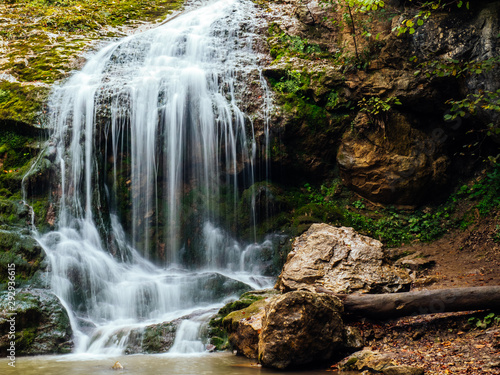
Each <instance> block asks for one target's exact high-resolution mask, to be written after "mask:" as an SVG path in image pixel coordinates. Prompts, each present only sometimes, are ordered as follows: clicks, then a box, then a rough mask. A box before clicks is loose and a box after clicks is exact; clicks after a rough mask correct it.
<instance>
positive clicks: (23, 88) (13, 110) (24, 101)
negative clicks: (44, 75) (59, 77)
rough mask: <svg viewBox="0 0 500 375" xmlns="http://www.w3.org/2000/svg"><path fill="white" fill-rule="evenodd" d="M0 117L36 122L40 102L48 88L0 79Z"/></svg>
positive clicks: (46, 93)
mask: <svg viewBox="0 0 500 375" xmlns="http://www.w3.org/2000/svg"><path fill="white" fill-rule="evenodd" d="M0 90H1V92H2V95H1V96H0V119H9V120H14V121H19V122H24V123H27V124H35V123H37V122H38V118H39V114H40V111H41V109H42V103H43V102H44V101H45V100H46V98H47V96H48V93H49V89H48V88H46V87H42V86H33V85H22V84H20V83H15V82H7V81H0Z"/></svg>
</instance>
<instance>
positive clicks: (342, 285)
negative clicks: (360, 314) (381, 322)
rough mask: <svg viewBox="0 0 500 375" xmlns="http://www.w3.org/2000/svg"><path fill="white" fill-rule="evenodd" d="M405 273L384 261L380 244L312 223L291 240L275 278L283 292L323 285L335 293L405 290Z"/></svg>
mask: <svg viewBox="0 0 500 375" xmlns="http://www.w3.org/2000/svg"><path fill="white" fill-rule="evenodd" d="M410 283H411V278H410V276H409V274H408V272H407V271H406V270H404V269H401V268H396V267H393V266H391V265H389V264H388V263H386V262H385V258H384V252H383V251H382V243H381V242H380V241H377V240H375V239H373V238H370V237H366V236H362V235H360V234H358V233H357V232H355V231H354V229H352V228H346V227H341V228H336V227H333V226H331V225H327V224H313V225H312V226H311V227H310V228H309V230H308V231H307V232H306V233H304V234H302V235H301V236H300V237H297V238H296V239H295V242H294V243H293V248H292V251H291V252H290V254H289V255H288V259H287V261H286V263H285V266H284V267H283V271H282V272H281V274H280V276H279V277H278V282H277V287H278V288H279V289H280V290H281V291H283V292H287V291H292V290H298V289H306V290H309V291H316V290H317V288H326V289H328V290H330V291H332V292H335V293H351V292H355V291H357V292H363V293H391V292H400V291H406V290H408V289H409V287H410Z"/></svg>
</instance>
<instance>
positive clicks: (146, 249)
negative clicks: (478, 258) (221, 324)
mask: <svg viewBox="0 0 500 375" xmlns="http://www.w3.org/2000/svg"><path fill="white" fill-rule="evenodd" d="M255 24H256V20H255V10H254V8H253V5H252V3H251V2H249V1H246V0H219V1H207V2H205V5H203V6H201V7H199V8H195V7H192V9H188V10H187V11H186V12H185V14H183V15H181V16H179V17H177V18H175V19H173V20H172V21H170V22H168V23H165V24H164V25H162V26H160V27H158V28H156V29H153V30H149V31H147V32H144V33H142V34H139V35H134V36H131V37H128V38H126V39H124V40H121V41H118V42H116V43H113V44H110V45H108V46H107V47H105V48H103V49H102V50H101V51H100V52H98V53H97V54H96V55H95V56H94V57H92V58H91V59H90V60H89V61H88V63H87V64H86V66H85V67H84V68H83V69H82V71H80V72H77V73H76V74H74V75H73V77H72V78H71V79H70V80H69V81H68V82H67V83H66V84H64V85H63V86H61V87H60V88H59V89H58V90H56V92H55V93H54V94H53V97H52V101H51V109H50V111H51V119H50V124H51V126H52V127H53V129H54V143H56V144H57V155H58V162H59V164H60V171H61V172H60V174H61V180H60V207H59V217H58V229H57V231H54V232H51V233H48V234H46V235H44V236H43V237H40V238H39V242H40V243H41V245H42V246H43V248H44V249H45V251H46V253H47V254H48V257H49V259H50V262H51V274H52V288H53V290H54V292H55V293H56V294H57V295H58V296H59V297H60V299H61V300H62V301H63V304H64V305H65V306H66V307H67V309H68V311H69V312H70V319H71V324H72V327H73V329H74V332H75V341H76V347H75V352H77V353H97V354H110V355H116V354H120V353H122V352H123V351H124V350H125V348H126V347H127V345H128V344H129V333H130V332H131V331H133V330H139V331H140V330H142V329H143V328H144V327H146V326H147V325H151V324H155V323H160V322H164V321H172V320H175V319H177V318H179V317H183V316H187V315H190V314H191V315H192V316H195V318H194V320H193V319H191V320H185V321H182V323H181V324H180V326H179V327H178V331H177V332H178V336H177V338H176V340H175V343H174V346H173V348H172V351H173V352H177V353H179V352H184V353H185V352H193V351H202V350H203V345H202V344H201V342H200V339H199V327H200V325H201V324H202V321H203V319H207V316H206V314H205V315H203V314H202V313H200V312H199V310H200V308H202V309H205V310H210V309H213V308H214V307H218V306H221V304H222V302H223V300H224V299H227V298H228V296H230V295H231V294H237V293H239V292H240V293H241V291H242V290H243V289H245V288H246V289H248V288H252V289H255V288H262V287H266V286H269V284H270V280H269V279H268V278H264V277H261V276H259V273H260V272H261V267H260V265H259V254H260V253H259V251H261V250H262V249H263V248H265V247H269V246H271V244H270V243H269V242H266V243H264V244H261V245H257V244H252V245H242V244H240V243H239V242H238V241H236V240H235V239H234V238H232V236H230V235H229V234H228V233H229V230H230V228H232V227H237V226H238V225H240V223H239V222H238V219H237V218H236V217H234V216H235V215H232V216H231V213H232V212H233V211H234V209H235V207H236V205H237V202H238V199H239V192H240V191H241V189H242V188H244V187H248V186H251V185H252V184H253V182H254V179H255V177H254V169H255V164H256V162H257V161H256V155H257V144H256V141H255V139H254V138H253V134H254V130H253V127H252V124H251V122H250V121H249V120H248V119H247V118H246V116H245V114H244V113H243V112H242V111H241V110H240V107H239V105H238V95H239V93H241V91H242V90H245V87H244V85H243V84H242V83H241V81H238V80H237V79H240V78H242V77H245V76H249V75H251V74H254V75H255V76H256V77H257V79H258V80H260V81H261V83H262V84H265V82H264V81H263V80H262V77H261V75H260V74H259V69H258V61H257V58H256V57H255V56H254V54H253V52H252V50H251V42H252V38H253V33H252V25H255ZM264 90H265V88H264ZM266 93H267V92H266ZM262 101H263V103H262V106H263V107H265V106H266V105H267V103H268V101H269V98H268V95H267V94H266V95H265V97H264V98H263V99H262ZM266 124H267V122H266ZM266 134H267V133H266ZM242 184H243V185H244V186H240V185H242ZM227 202H229V203H227ZM252 212H254V209H253V208H252ZM249 217H252V215H251V213H249ZM195 311H196V313H195V314H194V315H193V313H194V312H195ZM200 314H201V315H200ZM200 316H204V318H203V319H201V318H200Z"/></svg>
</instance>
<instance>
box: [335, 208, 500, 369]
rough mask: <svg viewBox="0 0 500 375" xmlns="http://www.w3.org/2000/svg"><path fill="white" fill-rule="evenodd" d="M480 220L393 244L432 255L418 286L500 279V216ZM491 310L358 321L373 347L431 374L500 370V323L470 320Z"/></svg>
mask: <svg viewBox="0 0 500 375" xmlns="http://www.w3.org/2000/svg"><path fill="white" fill-rule="evenodd" d="M475 221H476V224H474V225H472V226H470V227H469V228H468V229H466V230H455V231H453V232H450V233H448V234H447V235H445V236H444V237H443V238H442V239H440V240H438V241H436V242H433V243H431V244H413V245H410V246H404V247H402V248H399V249H391V250H389V251H390V252H392V254H393V255H394V254H395V253H396V254H397V253H400V254H404V255H406V254H408V253H415V252H420V254H421V255H420V256H419V258H420V259H425V260H428V261H429V262H428V264H430V266H429V265H427V266H426V267H427V268H424V269H416V270H412V271H411V273H412V276H413V277H414V279H415V282H414V284H413V286H412V290H422V289H441V288H458V287H473V286H483V285H500V244H498V243H496V242H495V240H494V237H495V235H496V234H497V233H496V232H497V225H498V224H499V223H500V220H499V219H498V218H497V215H496V214H495V215H491V216H490V217H487V218H476V220H475ZM432 261H433V262H432ZM419 268H421V267H419ZM488 313H490V312H489V311H474V312H461V313H440V314H428V315H420V316H411V317H406V318H400V319H395V320H392V321H387V322H373V321H372V322H369V321H367V322H362V323H359V322H358V323H354V325H357V326H358V328H360V330H361V332H362V334H363V336H364V338H365V344H366V345H367V346H368V347H370V348H371V349H372V350H378V351H381V352H383V353H386V354H387V353H389V354H390V355H391V356H392V357H393V358H394V360H395V361H396V362H397V363H399V364H401V365H410V366H416V367H423V368H424V370H425V374H471V375H480V374H500V324H498V323H497V324H495V323H493V324H491V325H489V326H488V327H486V328H484V329H481V328H478V327H477V326H476V324H475V323H476V322H477V320H474V321H473V322H470V321H469V320H470V319H471V318H478V319H483V318H484V317H485V316H486V315H487V314H488ZM494 313H495V314H496V315H500V311H498V312H496V311H495V312H494ZM333 368H335V365H334V366H333Z"/></svg>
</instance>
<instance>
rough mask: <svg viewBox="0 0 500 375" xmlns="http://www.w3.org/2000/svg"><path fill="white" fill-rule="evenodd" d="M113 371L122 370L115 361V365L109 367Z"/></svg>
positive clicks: (119, 364)
mask: <svg viewBox="0 0 500 375" xmlns="http://www.w3.org/2000/svg"><path fill="white" fill-rule="evenodd" d="M111 368H112V369H113V370H123V366H122V364H121V363H120V362H118V361H116V362H115V364H114V365H113V366H112V367H111Z"/></svg>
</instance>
